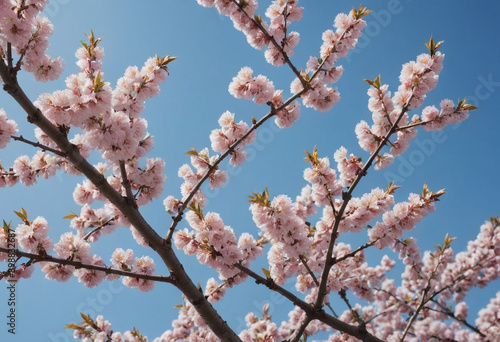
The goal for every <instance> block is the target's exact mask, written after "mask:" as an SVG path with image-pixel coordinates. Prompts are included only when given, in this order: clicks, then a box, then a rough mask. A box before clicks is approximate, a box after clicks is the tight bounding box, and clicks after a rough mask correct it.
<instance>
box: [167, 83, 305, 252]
mask: <svg viewBox="0 0 500 342" xmlns="http://www.w3.org/2000/svg"><path fill="white" fill-rule="evenodd" d="M305 91H306V90H305V89H302V90H301V91H299V92H298V93H297V94H295V95H293V96H291V97H290V98H289V99H288V100H286V101H285V102H284V103H283V104H282V105H281V106H279V107H278V108H273V107H272V108H271V110H270V111H269V112H268V113H267V114H266V115H265V116H264V117H262V118H261V119H260V120H259V121H258V122H257V123H255V124H253V125H252V127H250V129H249V130H248V131H247V132H246V133H245V134H244V135H243V136H242V137H241V138H240V139H238V140H236V141H235V142H234V143H233V144H232V145H231V146H229V148H228V149H227V150H226V152H224V153H223V154H221V155H220V156H219V158H217V160H216V161H215V162H214V163H213V165H211V166H210V168H209V169H208V171H207V172H206V173H205V175H204V176H203V177H202V178H201V179H200V180H199V181H198V183H196V185H195V186H194V188H193V189H192V190H191V192H190V193H189V195H188V196H187V197H186V199H184V200H183V203H182V205H181V206H180V207H179V210H178V212H177V215H175V216H174V217H173V221H172V224H171V225H170V228H169V230H168V233H167V235H166V236H165V243H171V240H172V236H173V235H174V231H175V228H176V227H177V224H178V223H179V222H180V221H181V220H182V215H183V214H184V210H186V208H187V206H188V205H189V202H190V201H191V200H192V199H193V197H194V195H195V194H196V192H197V191H198V190H199V189H200V188H201V186H202V185H203V183H205V181H206V180H207V179H208V178H209V177H210V175H211V174H212V172H213V171H214V170H215V169H216V168H217V167H218V165H219V164H220V163H221V162H222V161H223V160H224V159H225V158H226V157H227V156H229V155H230V154H231V153H232V152H233V151H234V150H235V149H236V147H237V146H238V145H239V144H241V142H242V141H243V140H245V139H246V138H247V137H248V136H249V135H250V134H251V133H252V132H253V131H255V130H256V129H257V128H259V127H260V126H261V125H262V124H263V123H264V122H266V121H267V120H269V119H270V118H272V117H273V116H274V115H275V114H276V113H278V112H279V111H281V110H283V109H284V108H285V107H287V106H288V105H289V104H291V103H292V102H293V101H295V100H296V99H297V98H299V97H300V96H301V95H302V94H303V93H304V92H305Z"/></svg>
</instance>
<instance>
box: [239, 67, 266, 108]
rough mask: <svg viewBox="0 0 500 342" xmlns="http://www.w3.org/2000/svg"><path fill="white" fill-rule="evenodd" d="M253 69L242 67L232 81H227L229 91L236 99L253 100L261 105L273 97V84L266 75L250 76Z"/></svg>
mask: <svg viewBox="0 0 500 342" xmlns="http://www.w3.org/2000/svg"><path fill="white" fill-rule="evenodd" d="M252 74H253V70H252V69H251V68H249V67H243V68H241V70H240V71H239V72H238V75H236V77H233V81H232V82H231V83H229V93H230V94H231V95H233V96H234V97H236V98H237V99H241V98H243V99H246V100H253V101H254V102H255V103H256V104H258V105H261V104H265V103H267V102H269V101H270V100H271V99H272V98H273V94H274V85H273V82H271V81H269V80H268V79H267V77H266V76H263V75H259V76H256V77H252Z"/></svg>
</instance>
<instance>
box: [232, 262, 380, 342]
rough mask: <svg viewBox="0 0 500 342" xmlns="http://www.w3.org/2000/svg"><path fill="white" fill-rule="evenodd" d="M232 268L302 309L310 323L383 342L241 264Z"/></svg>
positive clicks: (361, 338) (362, 328)
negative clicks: (317, 323) (317, 322)
mask: <svg viewBox="0 0 500 342" xmlns="http://www.w3.org/2000/svg"><path fill="white" fill-rule="evenodd" d="M234 267H236V268H238V269H239V270H241V271H243V272H245V273H246V274H248V275H249V276H250V277H252V278H253V279H255V283H257V284H262V285H264V286H266V287H267V288H268V289H270V290H272V291H275V292H277V293H279V294H281V295H282V296H283V297H285V298H287V299H288V300H290V301H291V302H292V303H293V304H294V305H295V306H298V307H299V308H300V309H302V310H303V311H304V312H305V313H306V315H307V316H308V317H310V318H311V321H312V320H315V319H317V320H319V321H321V322H323V323H325V324H327V325H328V326H330V327H332V328H333V329H336V330H338V331H341V332H344V333H346V334H348V335H351V336H353V337H356V338H358V339H360V340H362V341H364V342H383V341H382V340H380V339H379V338H378V337H376V336H374V335H372V334H370V333H369V332H368V331H367V330H366V328H365V327H363V326H360V327H357V326H354V325H350V324H348V323H346V322H343V321H341V320H340V319H338V318H335V317H333V316H331V315H329V314H327V313H326V312H325V311H324V310H323V309H322V308H321V306H319V307H318V306H316V305H313V304H309V303H306V302H304V301H303V300H301V299H300V298H298V297H297V296H296V295H294V294H293V293H291V292H290V291H288V290H286V289H284V288H283V287H281V286H279V285H277V284H276V283H275V282H274V281H273V280H272V279H270V278H264V277H262V276H260V275H258V274H257V273H255V272H253V271H252V270H250V269H249V268H247V267H245V266H243V265H242V264H234Z"/></svg>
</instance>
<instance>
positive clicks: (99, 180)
mask: <svg viewBox="0 0 500 342" xmlns="http://www.w3.org/2000/svg"><path fill="white" fill-rule="evenodd" d="M0 77H1V78H2V80H3V88H4V90H5V91H7V92H8V93H9V94H10V95H11V96H12V97H13V98H14V100H16V101H17V103H18V104H19V105H20V106H21V107H22V108H23V110H24V111H25V112H26V113H27V114H28V121H29V122H30V123H33V124H35V125H36V126H38V127H39V128H40V129H41V130H42V131H43V132H44V133H45V134H46V135H47V136H48V137H50V138H51V139H52V140H53V141H54V142H55V143H56V145H57V146H58V147H59V148H60V149H61V151H62V152H63V153H65V154H66V159H67V160H68V161H69V162H71V163H72V164H73V165H74V166H75V168H76V169H78V170H79V171H80V172H81V173H83V174H84V175H85V176H86V177H87V178H88V179H89V180H90V181H91V182H92V183H93V184H94V185H95V187H96V188H97V189H98V190H99V191H100V192H101V194H103V196H105V197H106V198H107V199H108V200H109V201H110V202H111V203H112V204H113V205H114V206H115V207H116V208H117V209H118V210H120V212H121V213H123V215H125V216H126V218H127V220H128V221H129V222H130V224H131V225H132V226H134V228H135V229H137V230H138V231H139V233H140V234H141V235H142V236H143V237H144V239H145V240H146V241H147V242H148V244H149V246H150V247H151V248H152V249H153V250H155V251H156V252H157V253H158V255H159V256H160V257H161V258H162V260H163V262H164V263H165V265H166V266H167V268H168V269H169V271H170V273H171V275H170V276H171V278H172V279H173V280H174V283H173V284H174V285H175V286H176V287H177V288H178V289H179V290H180V291H181V292H182V293H183V294H184V295H185V296H186V298H187V300H189V302H191V303H192V304H193V306H194V307H195V309H196V310H197V311H198V313H199V314H200V316H201V317H202V318H203V319H204V320H205V322H206V323H207V325H208V326H209V327H210V329H211V330H212V331H213V332H214V334H215V335H217V337H219V338H220V339H221V340H223V341H238V342H241V339H240V338H239V337H238V335H236V333H235V332H234V331H233V330H232V329H231V328H229V326H228V325H227V322H226V321H225V320H224V319H223V318H222V317H221V316H220V315H219V313H218V312H217V311H216V310H215V309H214V308H213V307H212V305H211V304H210V303H209V302H208V300H207V299H206V298H205V296H204V295H203V293H201V292H200V291H199V290H198V287H197V286H196V285H195V284H194V283H193V281H192V280H191V278H189V276H188V275H187V273H186V271H185V270H184V266H183V265H182V264H181V262H180V261H179V259H178V258H177V256H176V255H175V252H174V251H173V249H172V245H171V243H170V242H169V241H164V240H163V239H162V238H161V237H160V236H159V235H158V234H157V233H156V231H155V230H153V228H151V226H150V225H149V223H148V222H147V221H146V220H145V219H144V217H143V216H142V215H141V213H140V212H139V210H138V209H137V208H135V207H134V206H133V205H132V204H131V203H129V201H128V200H127V199H126V198H124V197H123V196H122V195H121V194H120V193H118V192H117V191H116V190H115V189H114V188H113V187H112V186H111V185H110V184H109V183H108V182H107V181H106V179H105V178H104V176H103V175H102V174H101V173H100V172H99V171H97V170H96V169H95V168H94V167H93V166H92V164H90V163H89V162H88V161H87V160H86V159H85V158H84V157H83V156H82V155H81V154H80V153H79V151H78V148H77V147H76V146H75V145H73V144H71V143H70V141H69V140H68V138H67V137H66V135H65V134H63V133H62V132H61V131H60V130H59V129H58V128H57V127H56V126H55V125H54V124H52V123H51V122H50V121H49V120H48V119H47V118H46V117H45V116H44V115H43V114H42V112H41V111H40V109H38V108H37V107H35V105H34V104H33V102H31V100H30V99H29V98H28V96H26V94H25V93H24V91H23V90H22V88H21V87H20V86H19V83H18V82H17V79H16V78H15V77H13V76H12V75H11V68H9V67H8V66H7V65H6V64H5V61H4V60H3V59H2V60H1V61H0Z"/></svg>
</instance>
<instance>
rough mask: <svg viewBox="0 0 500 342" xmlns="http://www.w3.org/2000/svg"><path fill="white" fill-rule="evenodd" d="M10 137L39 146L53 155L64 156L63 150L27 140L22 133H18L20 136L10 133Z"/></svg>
mask: <svg viewBox="0 0 500 342" xmlns="http://www.w3.org/2000/svg"><path fill="white" fill-rule="evenodd" d="M10 137H11V138H12V139H14V140H16V141H21V142H23V143H26V144H28V145H31V146H34V147H38V148H41V149H42V151H49V152H52V153H54V154H55V155H58V156H59V157H62V158H66V153H63V152H61V151H59V150H56V149H54V148H52V147H49V146H46V145H43V144H40V143H39V142H38V141H37V142H34V141H31V140H28V139H26V138H24V137H23V136H22V135H20V136H15V135H11V136H10Z"/></svg>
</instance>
